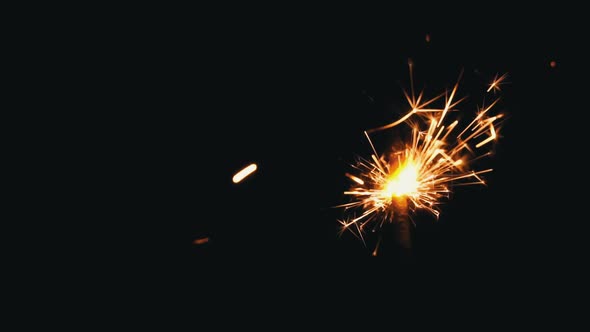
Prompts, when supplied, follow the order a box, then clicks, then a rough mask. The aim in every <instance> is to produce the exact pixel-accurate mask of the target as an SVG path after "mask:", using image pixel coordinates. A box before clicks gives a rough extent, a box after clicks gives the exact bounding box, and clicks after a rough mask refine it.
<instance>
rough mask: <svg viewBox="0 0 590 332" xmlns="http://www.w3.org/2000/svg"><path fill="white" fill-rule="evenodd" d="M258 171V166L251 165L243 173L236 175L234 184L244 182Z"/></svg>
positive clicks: (233, 179)
mask: <svg viewBox="0 0 590 332" xmlns="http://www.w3.org/2000/svg"><path fill="white" fill-rule="evenodd" d="M256 169H258V166H257V165H256V164H250V165H248V166H246V167H244V168H243V169H242V170H241V171H239V172H237V173H236V174H234V176H233V178H232V181H233V183H239V182H240V181H242V180H244V179H245V178H246V177H247V176H249V175H250V174H252V173H254V172H255V171H256Z"/></svg>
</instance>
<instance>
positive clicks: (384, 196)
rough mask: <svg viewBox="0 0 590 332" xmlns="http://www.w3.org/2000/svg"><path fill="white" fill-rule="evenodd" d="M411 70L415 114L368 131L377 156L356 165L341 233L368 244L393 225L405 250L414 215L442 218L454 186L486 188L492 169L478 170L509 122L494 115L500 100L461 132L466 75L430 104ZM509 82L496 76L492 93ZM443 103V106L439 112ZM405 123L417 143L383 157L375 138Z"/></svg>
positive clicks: (481, 111)
mask: <svg viewBox="0 0 590 332" xmlns="http://www.w3.org/2000/svg"><path fill="white" fill-rule="evenodd" d="M409 70H410V92H407V91H405V90H404V91H403V92H404V95H405V98H406V100H407V102H408V104H409V106H410V111H409V112H408V113H407V114H405V115H404V116H403V117H401V118H400V119H399V120H397V121H395V122H392V123H390V124H387V125H385V126H382V127H379V128H375V129H371V130H367V131H365V132H364V134H365V136H366V138H367V140H368V142H369V144H370V146H371V149H372V152H373V153H372V154H371V158H370V159H364V158H359V160H358V162H357V163H356V164H355V165H352V166H353V167H354V169H355V170H356V172H354V174H353V173H346V174H345V175H346V176H347V177H348V178H349V179H350V180H352V186H351V187H350V189H349V190H347V191H345V192H344V194H345V195H348V196H350V197H351V202H349V203H346V204H342V205H339V206H338V207H342V208H344V209H345V210H346V211H347V212H350V214H349V216H348V217H347V218H345V219H344V220H338V221H339V223H340V224H341V226H342V227H341V232H344V231H345V230H350V231H352V233H353V234H355V236H357V237H358V238H359V239H361V240H362V241H363V243H364V242H365V240H364V236H363V234H364V233H365V232H366V230H367V229H369V228H370V229H371V230H372V231H376V230H378V229H380V228H382V227H383V226H386V225H387V224H389V223H393V224H394V225H395V231H396V242H397V244H398V245H399V246H400V248H402V249H404V250H409V249H410V248H411V246H412V244H411V242H412V241H411V236H410V235H411V234H410V221H411V218H410V215H409V213H408V212H409V211H411V212H413V211H416V210H426V211H428V212H430V213H431V214H432V215H434V216H435V218H436V219H438V217H439V215H440V204H441V203H442V201H443V199H445V198H449V197H450V194H451V189H452V188H453V187H456V186H461V185H485V181H484V179H483V176H482V174H484V173H488V172H491V171H492V169H481V170H476V169H473V168H472V165H474V163H475V161H477V160H479V159H480V158H483V157H486V156H489V155H491V150H489V149H487V148H488V147H490V146H491V144H492V143H493V142H494V140H496V139H497V137H498V129H499V121H500V119H501V118H502V117H503V116H502V114H497V115H491V113H492V109H493V107H494V106H495V105H496V104H497V103H498V101H499V98H496V99H494V100H493V101H492V102H491V103H490V104H489V105H488V106H485V105H484V106H482V107H480V108H478V110H477V112H476V115H475V117H474V118H473V119H472V120H471V122H469V123H468V124H467V125H466V126H464V127H462V129H461V128H460V127H461V126H460V125H459V120H458V119H456V118H457V117H455V115H458V113H460V112H459V110H458V109H457V105H459V104H460V103H461V102H462V101H463V100H465V98H466V97H463V98H457V91H458V88H459V81H460V80H461V75H460V76H459V78H458V79H457V82H456V83H455V85H454V86H453V88H452V89H451V90H450V91H446V92H443V93H442V94H440V95H438V96H436V97H434V98H432V99H428V100H427V99H425V98H424V93H423V91H422V92H420V93H418V94H417V95H416V93H415V92H414V82H413V73H412V63H410V65H409ZM506 77H507V75H506V74H504V75H502V76H498V75H496V76H495V78H494V80H493V81H492V82H491V83H490V84H489V86H488V89H487V91H486V92H490V91H493V92H497V91H500V85H501V84H502V83H503V81H504V79H505V78H506ZM443 97H444V98H443ZM440 101H443V103H442V105H441V106H439V108H436V107H434V105H435V104H436V103H437V102H438V103H440ZM401 124H407V125H408V126H409V127H410V129H411V139H410V140H409V141H408V142H403V141H402V142H400V143H401V144H400V145H401V148H398V149H394V148H393V149H392V150H391V151H390V152H387V153H384V154H381V155H380V154H378V153H377V151H376V149H375V147H374V145H373V142H372V141H371V138H370V136H369V134H371V133H375V132H379V131H383V130H386V129H390V128H393V127H396V126H398V125H401ZM482 151H483V152H482ZM380 242H381V238H379V241H378V244H377V246H376V248H375V251H373V255H377V250H378V247H379V243H380Z"/></svg>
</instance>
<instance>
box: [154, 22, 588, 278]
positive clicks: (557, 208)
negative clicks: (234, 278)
mask: <svg viewBox="0 0 590 332" xmlns="http://www.w3.org/2000/svg"><path fill="white" fill-rule="evenodd" d="M496 13H497V12H496ZM406 14H407V13H405V12H403V11H399V12H397V13H396V14H395V15H394V16H397V17H405V15H406ZM221 16H222V17H219V15H217V16H215V17H216V19H210V20H202V21H200V20H196V19H195V20H188V19H178V20H174V19H172V18H170V19H168V20H166V24H165V25H166V29H165V30H164V32H161V31H159V30H158V29H154V35H155V36H156V37H155V38H157V39H158V40H159V41H161V43H160V44H159V45H160V46H159V47H157V49H154V52H155V53H154V54H162V55H161V57H162V60H161V62H160V66H159V69H158V70H159V71H161V72H160V74H161V77H162V79H161V80H160V82H159V83H160V85H164V86H165V88H164V91H166V93H165V94H162V96H165V97H164V98H158V101H159V102H161V104H158V105H160V106H161V107H163V108H164V109H162V110H161V111H160V112H154V113H153V119H152V120H155V121H154V122H155V123H156V125H155V126H154V127H153V128H150V131H151V132H152V133H155V134H156V135H155V136H156V137H157V138H156V139H155V140H154V142H153V147H154V157H153V162H154V165H158V166H157V167H161V171H160V174H161V175H162V178H163V180H161V181H162V183H160V184H161V185H162V190H160V191H159V193H158V194H159V196H163V198H162V201H161V204H159V205H160V206H161V209H159V210H163V212H162V214H161V215H159V216H160V218H161V219H162V220H161V221H162V224H161V226H158V227H162V234H163V235H162V236H164V234H165V236H168V235H171V238H170V239H171V242H170V243H171V244H170V245H167V246H168V247H170V246H173V247H174V249H177V250H175V251H174V256H172V257H169V258H167V259H169V260H170V261H173V262H175V263H176V262H179V263H180V266H181V267H182V268H186V269H188V270H191V271H197V273H199V274H207V273H209V274H210V273H211V271H212V270H214V267H216V266H224V267H226V268H230V269H231V268H232V267H235V268H236V270H235V271H240V273H255V274H256V275H264V274H265V273H263V272H262V271H267V270H275V269H278V268H279V267H283V268H285V267H286V268H287V269H294V270H298V271H304V272H303V273H306V272H305V271H307V272H309V273H319V274H322V273H331V272H333V271H338V272H343V271H345V272H351V271H357V272H358V271H362V270H364V271H369V272H367V273H373V272H374V271H382V269H387V270H389V269H393V270H401V266H403V265H404V264H401V262H400V260H399V259H398V258H397V256H396V254H395V253H390V255H387V253H384V254H383V256H377V257H372V256H371V251H372V249H373V244H374V240H369V246H367V247H365V246H363V244H362V243H361V242H360V241H359V240H358V239H356V238H354V237H353V236H352V235H351V234H349V233H347V232H345V233H344V234H343V235H342V236H340V235H339V234H338V230H339V224H338V223H337V221H336V220H337V219H338V218H341V217H342V211H341V210H339V209H334V208H332V207H333V206H334V205H337V204H341V203H344V202H345V201H346V198H347V197H345V196H344V195H343V194H342V192H343V191H344V190H345V189H346V188H347V186H348V184H349V180H348V179H347V178H346V177H345V176H344V172H345V171H347V170H349V168H348V165H349V164H350V163H351V162H353V161H354V157H355V156H356V155H361V156H369V154H370V148H369V146H368V145H367V141H366V138H365V137H364V135H363V130H366V129H369V128H374V127H377V126H380V125H384V124H387V123H389V122H392V121H393V120H395V119H397V118H399V116H400V115H401V114H403V113H404V112H406V111H407V103H406V101H405V99H404V97H403V94H402V89H403V88H408V87H409V74H408V66H407V63H408V59H412V61H413V62H414V64H415V67H414V68H415V71H414V78H415V82H416V87H417V88H418V89H420V88H424V89H425V90H426V93H427V96H433V95H434V94H435V93H437V92H441V91H444V89H447V88H451V87H452V85H453V84H454V83H455V82H456V80H457V77H458V75H459V73H460V72H461V71H463V77H462V80H461V84H460V89H459V94H460V96H464V95H467V96H468V99H467V100H466V101H465V102H464V103H462V104H461V105H460V107H459V108H460V109H462V110H464V111H465V112H466V113H467V114H469V113H468V112H472V111H473V112H474V110H475V107H476V106H481V104H482V101H483V99H482V98H481V97H483V95H484V93H483V92H484V91H485V89H486V88H487V84H488V83H489V82H490V81H491V80H492V79H493V77H494V76H495V75H496V74H500V75H501V74H504V73H508V78H507V80H506V82H507V83H506V84H504V85H502V91H501V93H500V94H499V96H501V101H500V103H499V104H498V106H497V107H496V108H495V109H496V110H497V111H499V112H502V113H504V114H506V118H505V121H504V122H503V126H502V129H501V131H500V136H501V137H500V139H499V140H498V141H497V144H496V147H495V150H494V151H495V154H494V155H493V156H492V157H491V158H489V159H488V160H487V161H486V163H487V164H486V165H488V166H490V167H492V168H494V172H492V173H491V174H488V175H487V176H486V179H487V180H488V183H489V185H488V186H487V187H483V186H469V187H459V188H457V189H455V190H454V193H453V195H452V197H451V199H450V200H448V201H445V202H444V203H443V204H442V206H441V207H442V213H441V217H440V218H439V220H436V219H435V218H434V217H432V216H431V215H428V214H422V213H420V214H418V215H415V216H414V220H415V222H416V228H415V229H414V236H415V238H414V248H413V254H414V256H413V263H412V265H413V266H423V267H427V268H430V267H433V268H439V267H445V268H448V267H467V268H471V267H480V268H484V269H486V268H487V267H502V268H504V267H506V268H507V269H509V270H512V269H517V270H519V271H523V270H526V269H527V268H529V267H536V268H549V269H553V268H555V266H560V267H563V266H568V265H569V264H570V262H571V261H573V260H575V259H576V258H577V257H579V256H580V252H581V251H580V249H579V248H578V247H580V246H581V241H580V240H579V237H580V235H579V234H578V233H577V232H576V231H575V229H576V227H577V226H576V224H577V223H579V222H580V221H579V220H576V219H577V218H575V217H572V216H573V215H575V214H576V212H575V210H572V209H571V207H572V205H574V206H575V205H576V204H575V203H573V201H574V200H575V198H573V197H565V196H564V195H563V194H561V193H563V192H565V190H564V189H562V188H563V186H565V185H567V184H568V183H567V181H565V179H572V176H573V174H572V173H573V172H575V169H578V168H579V166H577V165H572V164H567V165H564V163H563V160H564V159H567V158H570V157H571V156H573V155H575V154H576V153H578V152H575V151H576V150H575V149H574V148H572V147H571V145H570V143H572V142H573V141H575V140H576V137H577V135H579V132H571V131H569V126H571V125H572V124H573V125H575V122H576V120H575V118H574V115H573V114H571V113H569V111H568V109H569V107H566V106H565V105H566V103H568V102H569V101H568V100H567V98H570V96H569V92H568V91H569V90H570V86H571V85H572V83H571V82H570V81H569V80H566V78H565V76H566V74H567V73H568V71H571V70H572V68H573V67H574V65H573V61H572V60H570V59H571V58H570V54H571V53H569V52H570V51H571V48H572V47H571V45H572V43H573V42H572V40H575V37H574V36H575V35H576V32H577V31H575V30H574V29H569V28H567V27H566V26H563V25H561V26H558V25H557V24H556V23H552V22H553V21H551V20H544V19H542V18H541V17H536V18H535V17H533V18H529V19H530V20H529V21H528V23H526V24H525V23H523V22H522V21H521V17H520V16H518V15H515V16H513V17H510V18H502V17H496V16H495V15H492V14H490V15H488V16H486V17H479V16H477V15H475V16H474V17H467V18H461V19H455V20H452V23H450V22H445V21H444V20H437V21H430V20H429V19H427V18H423V19H421V20H419V22H421V23H422V24H420V23H418V22H412V21H410V23H402V22H399V21H397V20H395V19H391V20H390V19H388V18H386V17H379V18H378V17H373V16H371V15H367V16H365V15H360V14H359V16H360V17H356V16H354V15H353V16H346V17H338V15H336V14H334V15H333V16H328V17H326V16H324V15H318V16H314V15H302V16H298V15H287V14H285V15H278V14H277V15H272V16H265V15H256V16H249V17H246V16H242V15H240V14H239V13H235V14H228V15H221ZM427 35H428V36H429V39H430V40H429V41H427V40H426V36H427ZM155 48H156V47H155ZM156 58H157V57H156ZM551 61H555V64H556V65H555V67H552V66H551V65H550V63H551ZM487 98H488V99H486V100H490V99H489V97H487ZM150 115H152V114H150ZM160 117H161V119H162V120H161V121H159V118H160ZM572 145H573V144H572ZM570 151H571V152H570ZM156 152H157V153H158V154H156ZM156 156H157V157H156ZM250 163H256V164H258V167H259V168H258V171H257V172H256V173H254V174H253V175H251V176H250V177H248V178H247V179H246V180H245V181H243V182H242V183H240V184H233V183H232V181H231V178H232V176H233V174H234V173H235V172H237V171H238V170H240V169H241V168H242V167H244V166H246V165H248V164H250ZM156 171H158V169H157V168H156ZM573 177H574V178H575V176H573ZM570 199H572V201H570ZM170 229H172V230H173V232H172V233H168V232H166V231H168V230H170ZM203 238H206V239H207V240H208V242H207V243H204V244H195V243H194V242H193V241H194V240H196V239H203ZM152 240H153V241H158V240H157V239H150V240H149V241H152ZM371 241H373V242H371ZM166 243H169V242H166ZM157 255H158V254H155V256H157ZM367 267H369V268H368V269H367ZM375 269H376V270H375ZM207 271H209V272H207Z"/></svg>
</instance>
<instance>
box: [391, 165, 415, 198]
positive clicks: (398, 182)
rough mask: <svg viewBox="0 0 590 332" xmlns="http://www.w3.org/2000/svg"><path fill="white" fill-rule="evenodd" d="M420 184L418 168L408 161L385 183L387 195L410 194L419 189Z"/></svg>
mask: <svg viewBox="0 0 590 332" xmlns="http://www.w3.org/2000/svg"><path fill="white" fill-rule="evenodd" d="M418 185H419V182H418V168H417V167H416V165H414V163H412V162H408V163H406V165H403V166H401V167H399V168H397V169H396V170H395V171H394V173H393V175H392V176H391V177H390V178H389V180H388V181H387V182H386V183H385V189H384V192H385V195H386V196H396V197H401V196H409V195H412V194H414V193H416V192H417V191H418Z"/></svg>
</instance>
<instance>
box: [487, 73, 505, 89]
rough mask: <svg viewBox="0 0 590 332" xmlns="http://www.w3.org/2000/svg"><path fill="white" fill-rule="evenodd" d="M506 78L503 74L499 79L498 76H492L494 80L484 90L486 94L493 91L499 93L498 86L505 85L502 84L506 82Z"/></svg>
mask: <svg viewBox="0 0 590 332" xmlns="http://www.w3.org/2000/svg"><path fill="white" fill-rule="evenodd" d="M507 77H508V74H504V75H502V76H500V77H498V74H496V76H494V79H493V80H492V83H490V84H489V85H488V89H487V90H486V92H490V91H492V90H493V91H494V92H499V91H500V85H501V84H505V83H506V82H504V81H505V80H506V78H507Z"/></svg>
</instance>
